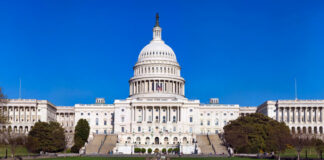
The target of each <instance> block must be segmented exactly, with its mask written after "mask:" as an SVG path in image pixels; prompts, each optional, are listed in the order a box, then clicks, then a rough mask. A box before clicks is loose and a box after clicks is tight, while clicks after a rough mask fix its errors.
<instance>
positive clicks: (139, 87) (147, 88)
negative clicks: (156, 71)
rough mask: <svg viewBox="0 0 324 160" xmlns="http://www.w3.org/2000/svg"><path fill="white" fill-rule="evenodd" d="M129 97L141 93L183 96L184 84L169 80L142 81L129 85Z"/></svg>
mask: <svg viewBox="0 0 324 160" xmlns="http://www.w3.org/2000/svg"><path fill="white" fill-rule="evenodd" d="M129 92H130V93H129V94H130V95H135V94H141V93H172V94H179V95H184V83H183V82H178V81H169V80H143V81H133V82H131V83H130V89H129Z"/></svg>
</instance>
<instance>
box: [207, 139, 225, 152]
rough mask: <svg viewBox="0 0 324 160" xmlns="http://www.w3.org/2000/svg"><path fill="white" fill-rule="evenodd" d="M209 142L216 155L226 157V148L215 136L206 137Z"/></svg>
mask: <svg viewBox="0 0 324 160" xmlns="http://www.w3.org/2000/svg"><path fill="white" fill-rule="evenodd" d="M208 136H209V139H210V142H211V143H212V144H213V146H214V148H215V151H216V154H225V155H228V152H227V149H226V147H225V146H224V145H223V141H222V140H221V139H220V138H219V136H218V135H217V134H214V135H208Z"/></svg>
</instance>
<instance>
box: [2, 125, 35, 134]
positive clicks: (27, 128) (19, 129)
mask: <svg viewBox="0 0 324 160" xmlns="http://www.w3.org/2000/svg"><path fill="white" fill-rule="evenodd" d="M31 128H32V126H11V125H9V126H2V128H1V130H2V131H7V130H9V131H12V132H14V133H28V132H29V131H30V130H31Z"/></svg>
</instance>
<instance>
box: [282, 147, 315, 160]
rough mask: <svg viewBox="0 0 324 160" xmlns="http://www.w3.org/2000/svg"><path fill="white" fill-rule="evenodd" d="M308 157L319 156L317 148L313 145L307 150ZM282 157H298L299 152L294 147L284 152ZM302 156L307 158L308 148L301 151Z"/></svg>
mask: <svg viewBox="0 0 324 160" xmlns="http://www.w3.org/2000/svg"><path fill="white" fill-rule="evenodd" d="M307 152H308V153H307V155H308V156H307V157H308V158H318V155H317V152H316V150H315V148H313V147H311V148H309V149H308V151H307ZM281 156H282V157H297V152H296V150H295V149H294V148H292V149H288V150H286V152H285V153H284V154H282V155H281ZM300 156H301V157H303V158H305V157H306V149H305V148H304V149H303V150H302V152H301V153H300Z"/></svg>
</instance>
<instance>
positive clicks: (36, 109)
mask: <svg viewBox="0 0 324 160" xmlns="http://www.w3.org/2000/svg"><path fill="white" fill-rule="evenodd" d="M35 111H36V122H37V121H38V107H35Z"/></svg>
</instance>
